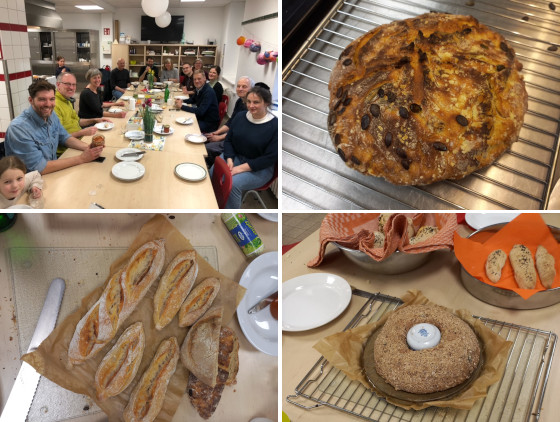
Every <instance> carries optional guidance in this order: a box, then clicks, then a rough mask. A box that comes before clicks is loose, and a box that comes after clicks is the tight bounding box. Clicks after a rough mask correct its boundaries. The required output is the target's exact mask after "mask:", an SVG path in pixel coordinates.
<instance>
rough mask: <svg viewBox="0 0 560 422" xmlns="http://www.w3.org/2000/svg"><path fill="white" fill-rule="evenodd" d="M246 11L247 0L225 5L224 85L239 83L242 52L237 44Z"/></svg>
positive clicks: (229, 85) (222, 61)
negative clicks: (239, 64)
mask: <svg viewBox="0 0 560 422" xmlns="http://www.w3.org/2000/svg"><path fill="white" fill-rule="evenodd" d="M244 13H245V2H234V3H230V4H228V5H227V6H226V7H225V18H224V39H223V42H222V44H221V45H220V49H221V50H222V59H221V61H220V66H221V67H222V74H221V79H222V85H224V84H227V85H228V87H233V86H234V85H235V84H236V83H237V81H236V78H237V65H238V62H239V53H240V52H241V49H240V48H239V46H238V45H237V38H238V37H239V35H240V34H241V22H242V21H243V15H244ZM234 90H235V88H234ZM233 102H234V101H232V102H231V103H233Z"/></svg>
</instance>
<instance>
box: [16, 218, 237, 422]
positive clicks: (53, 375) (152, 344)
mask: <svg viewBox="0 0 560 422" xmlns="http://www.w3.org/2000/svg"><path fill="white" fill-rule="evenodd" d="M160 238H163V239H165V265H164V268H163V270H162V274H163V272H164V271H165V267H166V266H167V264H168V263H169V262H170V261H171V260H172V259H173V258H174V257H175V255H176V254H177V253H179V252H180V251H183V250H186V249H193V247H192V246H191V244H190V242H189V241H188V240H187V239H186V238H185V237H184V236H183V235H182V234H181V233H180V232H179V231H178V230H177V229H175V227H173V225H172V224H171V223H170V222H169V221H168V220H167V219H166V218H165V217H164V216H161V215H156V216H155V217H154V218H152V219H151V220H150V221H148V222H147V223H146V224H145V225H144V226H143V227H142V229H141V230H140V232H139V233H138V236H137V237H136V238H135V239H134V241H133V242H132V244H131V245H130V247H129V249H128V251H127V252H126V253H125V254H124V255H122V256H121V257H120V258H118V259H117V260H116V261H115V262H113V263H112V264H111V272H110V274H114V273H115V272H116V271H117V270H118V269H119V268H120V267H121V266H122V265H124V264H125V263H126V262H127V261H128V259H129V258H130V256H132V254H133V253H134V251H136V249H138V247H140V246H141V245H142V244H144V243H146V242H147V241H149V240H153V239H160ZM197 261H198V276H197V278H196V281H195V286H196V285H197V284H198V283H200V282H201V281H202V280H203V279H205V278H206V277H216V278H218V279H220V281H221V286H220V292H219V294H218V296H217V297H216V300H215V301H214V304H215V305H222V306H223V307H224V314H223V321H222V322H223V324H224V325H227V323H228V322H229V321H230V320H231V318H232V316H233V314H234V313H235V310H236V308H237V304H238V303H239V301H240V300H241V298H242V297H243V295H244V293H245V289H244V288H243V287H241V286H239V285H238V284H237V283H235V282H233V281H232V280H230V279H227V278H226V277H224V276H223V275H222V274H220V273H219V272H218V271H216V270H215V269H214V268H212V266H210V264H208V263H207V262H206V261H205V260H204V259H203V258H202V257H201V256H200V255H198V254H197ZM107 264H108V263H105V262H100V263H99V265H100V266H102V265H107ZM109 279H110V277H108V278H107V280H106V281H105V283H104V285H105V284H106V283H107V281H108V280H109ZM158 283H159V280H156V281H155V282H154V284H153V285H152V287H151V288H150V290H149V291H148V293H147V294H146V296H145V297H144V299H142V301H141V302H140V303H139V304H138V306H137V308H136V309H135V310H134V312H133V313H132V314H131V315H130V316H129V317H128V319H127V320H126V321H125V323H124V324H122V326H121V327H120V328H119V330H118V332H117V334H116V335H115V337H114V339H113V340H112V341H111V342H109V343H108V344H107V345H106V346H105V347H104V348H103V349H102V350H101V351H100V352H99V353H98V354H97V355H95V356H94V357H93V358H92V359H89V360H88V361H86V362H84V363H83V364H81V365H77V366H74V367H71V366H70V364H69V363H68V346H69V344H70V340H71V339H72V336H73V334H74V330H75V328H76V325H77V323H78V321H79V320H80V319H81V318H82V316H83V315H85V313H86V312H87V311H88V310H89V308H90V307H91V306H92V305H93V304H94V303H95V302H96V301H97V300H98V299H99V297H100V296H101V293H102V292H103V287H104V285H103V286H99V287H97V288H96V289H95V290H93V291H92V292H91V293H90V294H89V295H87V296H86V297H85V298H84V299H83V300H82V305H81V306H80V308H79V309H77V310H76V311H75V312H74V313H72V314H71V315H69V316H68V317H67V318H66V319H65V320H64V321H63V322H62V323H60V324H59V325H58V326H57V327H56V328H55V329H54V331H53V332H52V333H51V335H50V336H49V337H47V339H46V340H45V341H43V343H41V345H40V347H39V348H38V349H37V350H36V351H35V352H33V353H28V354H26V355H24V356H22V360H24V361H25V362H27V363H29V364H30V365H31V366H33V367H34V368H35V369H36V370H37V372H39V373H40V374H41V375H43V376H45V377H47V378H48V379H50V380H51V381H53V382H55V383H57V384H58V385H60V386H62V387H64V388H66V389H68V390H70V391H73V392H75V393H78V394H86V395H88V396H90V397H91V398H92V400H94V401H95V402H96V403H97V404H98V405H99V407H101V409H103V411H104V412H105V413H106V414H107V416H108V418H109V421H111V422H112V421H122V420H123V418H122V413H123V410H124V408H125V407H126V405H127V403H128V399H129V397H130V394H131V393H132V390H133V389H134V387H135V385H136V383H137V382H138V380H139V379H140V377H141V376H142V374H143V373H144V371H145V370H146V368H147V367H148V365H149V363H150V362H151V360H152V358H153V356H154V354H155V352H156V350H157V348H158V346H159V344H160V343H161V341H163V340H164V339H166V338H168V337H171V336H175V337H177V340H178V341H179V345H182V343H183V340H184V339H185V336H186V335H187V331H188V329H187V328H180V327H179V326H178V319H177V316H175V318H174V319H173V320H172V321H171V323H170V324H169V325H168V326H167V327H165V328H164V329H163V330H161V331H157V330H156V329H155V326H154V322H153V310H154V305H153V297H154V294H155V292H156V290H157V286H158ZM193 288H194V287H193ZM137 321H142V322H143V323H144V331H145V334H146V346H145V349H144V355H143V357H142V362H141V364H140V368H139V370H138V373H137V374H136V377H135V378H134V380H133V381H132V382H131V383H130V385H129V386H128V387H127V388H126V389H125V390H124V391H123V392H122V393H121V394H119V395H118V396H116V397H113V398H110V399H108V400H106V401H104V402H98V401H97V399H96V393H95V386H94V377H95V372H96V370H97V367H98V366H99V363H100V362H101V360H102V359H103V357H104V356H105V354H106V353H107V352H108V351H109V350H110V349H111V347H112V346H113V345H114V344H115V343H116V341H117V339H118V338H119V336H120V335H121V334H122V332H123V331H124V330H125V329H126V328H127V327H129V326H130V325H132V324H133V323H134V322H137ZM187 379H188V371H187V369H186V368H185V367H184V366H183V364H182V363H181V361H179V362H178V364H177V370H176V371H175V374H174V375H173V377H172V378H171V381H170V383H169V386H168V389H167V394H166V396H165V401H164V403H163V407H162V410H161V412H160V413H159V415H158V417H157V418H156V421H158V422H168V421H171V419H172V418H173V415H174V414H175V411H176V409H177V407H178V405H179V403H180V401H181V397H182V396H183V394H184V393H185V389H186V385H187Z"/></svg>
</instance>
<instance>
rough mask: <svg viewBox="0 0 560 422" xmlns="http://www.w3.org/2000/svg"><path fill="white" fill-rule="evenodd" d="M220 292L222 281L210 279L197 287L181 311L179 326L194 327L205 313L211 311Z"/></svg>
mask: <svg viewBox="0 0 560 422" xmlns="http://www.w3.org/2000/svg"><path fill="white" fill-rule="evenodd" d="M219 291H220V280H218V279H217V278H214V277H208V278H206V279H204V280H202V282H201V283H200V284H199V285H198V286H196V287H195V288H194V289H193V290H192V292H191V293H190V294H189V295H188V296H187V299H186V300H185V303H183V305H182V306H181V310H180V311H179V326H180V327H189V326H191V325H193V324H194V323H195V322H196V320H197V319H199V318H200V317H201V316H202V315H204V313H205V312H206V311H207V310H208V309H210V306H212V302H214V299H215V298H216V296H217V295H218V292H219Z"/></svg>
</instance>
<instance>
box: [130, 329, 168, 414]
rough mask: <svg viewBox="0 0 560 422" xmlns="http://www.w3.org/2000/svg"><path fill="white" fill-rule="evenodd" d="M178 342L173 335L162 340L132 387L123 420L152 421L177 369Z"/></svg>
mask: <svg viewBox="0 0 560 422" xmlns="http://www.w3.org/2000/svg"><path fill="white" fill-rule="evenodd" d="M178 360H179V343H178V342H177V339H176V338H175V337H169V338H167V339H165V340H163V341H162V342H161V343H160V345H159V347H158V349H157V351H156V354H155V355H154V357H153V359H152V361H151V362H150V366H148V369H146V371H145V372H144V374H142V378H140V381H138V384H136V387H134V391H133V392H132V395H131V396H130V400H129V402H128V404H127V405H126V407H125V409H124V413H123V417H124V420H125V422H152V421H153V420H154V419H155V418H156V417H157V415H158V414H159V412H160V410H161V407H162V406H163V401H164V399H165V393H166V392H167V386H168V384H169V381H170V380H171V377H172V376H173V374H174V373H175V369H177V361H178Z"/></svg>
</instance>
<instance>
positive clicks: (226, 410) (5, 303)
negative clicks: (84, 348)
mask: <svg viewBox="0 0 560 422" xmlns="http://www.w3.org/2000/svg"><path fill="white" fill-rule="evenodd" d="M152 216H153V214H131V213H121V214H104V213H97V214H56V213H53V214H35V213H33V214H31V213H27V214H19V215H18V217H17V221H16V223H15V225H14V226H13V227H12V228H10V229H8V230H7V231H5V232H3V233H0V249H1V253H0V289H1V291H2V292H3V294H2V297H1V298H0V371H1V377H0V407H1V408H3V407H4V405H5V403H6V400H7V398H8V395H9V393H10V390H11V388H12V385H13V382H14V380H15V378H16V375H17V373H18V371H19V368H20V361H19V357H20V351H19V336H18V335H19V333H18V321H17V320H16V309H15V306H16V305H17V304H15V303H14V302H15V300H14V290H13V289H14V286H13V274H12V271H11V269H12V268H11V265H10V259H9V256H10V253H9V252H10V249H13V248H52V249H55V248H82V249H86V248H94V249H95V248H128V246H129V245H130V243H131V242H132V241H133V240H134V238H135V237H136V235H137V234H138V232H139V231H140V230H141V228H142V226H143V225H144V224H145V223H146V222H147V221H149V220H150V218H151V217H152ZM165 216H166V217H167V218H168V220H169V221H170V222H171V223H172V224H173V226H174V227H175V228H176V229H178V230H179V231H180V232H181V234H182V235H183V236H185V237H186V238H187V239H188V240H189V241H190V242H191V244H192V245H193V246H195V247H198V246H211V247H212V249H213V248H215V250H216V253H217V261H218V267H219V268H218V270H219V271H220V272H221V273H222V274H223V275H224V276H226V277H228V278H231V279H232V280H234V281H237V282H238V281H239V279H240V278H241V276H242V274H243V272H244V271H245V269H246V268H247V266H248V265H249V264H250V262H251V261H250V260H248V259H246V258H245V256H244V254H243V252H242V251H241V249H240V248H239V247H238V246H237V245H236V243H235V241H234V239H233V238H232V237H231V235H230V234H229V232H228V231H227V229H226V227H225V225H224V224H223V223H222V221H221V219H220V214H172V213H170V214H165ZM249 219H250V221H251V222H252V223H253V225H254V227H255V229H256V231H257V232H258V234H259V235H260V237H261V239H262V240H263V242H264V244H265V248H266V251H268V252H270V251H276V250H277V248H278V225H277V224H276V223H274V222H270V221H267V220H265V219H263V218H261V217H260V216H258V215H257V214H249ZM119 254H120V253H119ZM117 256H118V255H117ZM109 266H110V262H107V268H108V267H109ZM86 282H87V281H86ZM37 283H45V284H46V283H50V280H41V281H37ZM91 284H92V286H91V289H90V290H93V289H94V288H96V287H98V285H97V284H95V283H91ZM93 284H95V285H93ZM88 287H89V286H88ZM229 326H230V327H231V328H233V329H234V330H235V332H236V333H237V335H238V338H239V342H240V349H239V362H240V369H239V373H238V378H237V384H236V385H234V386H230V387H226V388H225V390H224V392H223V395H222V400H221V402H220V404H219V405H218V408H217V410H216V413H215V414H214V416H213V418H212V419H210V420H226V419H229V420H236V421H237V420H238V421H242V420H246V421H249V420H251V419H252V418H255V417H267V418H270V419H276V417H277V414H278V359H277V357H276V356H270V355H266V354H264V353H262V352H259V351H258V350H257V349H256V348H255V347H253V346H252V345H251V344H250V343H249V341H247V339H246V338H245V336H244V335H243V332H242V330H241V328H240V326H239V323H238V321H237V317H236V316H235V315H234V317H233V319H232V320H231V322H230V323H229ZM256 397H258V400H255V398H256ZM190 407H191V404H190V402H189V400H188V398H187V396H184V397H183V400H182V401H181V404H180V405H179V408H178V409H177V412H176V413H175V417H174V418H173V421H182V420H184V415H185V414H187V412H189V411H190V409H189V408H190ZM89 413H91V412H88V410H84V412H83V416H82V415H80V416H79V417H78V418H76V419H72V420H75V421H80V422H101V421H106V420H107V418H106V417H105V416H104V414H103V413H102V412H98V413H95V414H89ZM226 415H227V416H226ZM224 418H225V419H224ZM58 420H65V419H58ZM200 420H201V421H202V420H203V419H202V418H200Z"/></svg>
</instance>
